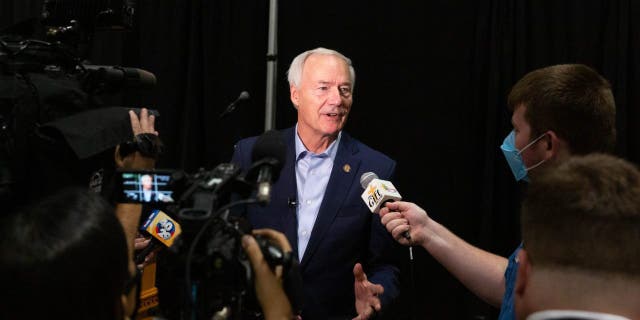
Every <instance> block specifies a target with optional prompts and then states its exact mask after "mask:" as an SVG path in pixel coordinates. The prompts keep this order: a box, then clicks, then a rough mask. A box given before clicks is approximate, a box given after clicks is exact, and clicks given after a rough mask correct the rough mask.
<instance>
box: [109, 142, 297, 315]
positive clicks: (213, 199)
mask: <svg viewBox="0 0 640 320" xmlns="http://www.w3.org/2000/svg"><path fill="white" fill-rule="evenodd" d="M284 154H285V146H284V143H283V142H282V140H281V137H280V135H279V133H277V132H276V131H267V132H266V133H264V134H263V135H262V136H261V137H260V138H258V140H257V141H256V144H255V146H254V149H253V152H252V158H253V159H254V164H253V165H252V167H251V168H249V170H248V171H247V172H246V174H243V173H242V170H241V168H240V167H239V166H238V165H236V164H234V163H222V164H219V165H218V166H216V167H215V168H214V169H212V170H204V169H201V170H200V171H198V172H196V173H193V174H187V173H185V172H182V171H174V170H155V171H148V170H142V171H118V172H117V177H118V179H117V181H118V186H119V188H117V195H116V198H117V199H120V200H119V201H123V202H133V203H142V204H144V205H145V206H146V207H149V208H150V209H153V210H154V211H153V213H152V216H151V217H149V218H146V219H143V221H144V220H146V221H147V222H146V223H144V224H143V227H142V228H141V229H144V230H146V231H149V230H151V233H152V235H153V236H155V235H154V234H153V233H154V232H155V231H156V230H162V232H163V233H164V234H166V235H167V236H166V237H165V239H167V237H171V235H170V234H169V233H167V232H166V231H167V230H166V229H167V228H166V225H169V226H172V225H177V226H179V227H178V228H179V230H181V235H180V236H179V237H177V238H176V239H170V241H172V242H173V245H172V246H170V247H169V248H168V250H165V251H163V254H161V255H160V257H159V262H158V265H159V266H160V269H159V270H160V272H159V277H158V287H159V289H160V290H159V292H160V301H161V303H160V306H161V308H162V309H163V313H164V314H163V316H165V317H167V318H169V319H193V318H194V317H195V319H211V318H212V317H213V316H219V317H220V316H222V315H226V316H227V317H230V318H232V319H259V318H260V312H261V311H260V308H259V305H258V303H257V301H256V300H255V295H254V294H255V293H254V285H253V272H252V269H251V266H250V263H249V260H248V259H247V257H246V256H245V254H244V251H243V249H242V245H241V239H242V236H243V235H245V234H251V229H252V228H251V226H250V224H249V223H248V222H247V221H246V220H245V219H244V218H243V210H242V206H246V205H263V204H265V203H267V202H268V201H269V195H268V194H267V195H266V198H265V195H264V194H263V193H264V191H260V190H258V189H260V188H262V189H264V188H267V189H268V188H269V187H270V184H271V183H273V182H275V180H277V179H278V176H279V172H280V170H281V168H282V164H283V163H284ZM266 176H268V177H267V178H265V177H266ZM265 184H267V185H266V186H265ZM261 193H262V195H261ZM238 208H240V210H234V209H238ZM159 211H160V212H161V213H158V212H159ZM157 214H162V215H165V214H166V215H167V216H168V217H164V218H162V219H158V218H156V215H157ZM167 220H170V223H167V222H166V221H167ZM150 221H152V222H151V223H149V222H150ZM154 224H155V225H156V227H157V228H156V229H150V226H151V227H154ZM171 234H173V233H171ZM156 238H158V237H156ZM153 240H154V238H153V237H152V243H153ZM256 240H257V242H258V244H259V246H260V248H261V250H262V252H263V256H264V257H265V260H266V261H267V262H268V263H269V265H270V266H271V267H272V269H275V268H276V267H277V266H281V267H282V268H283V279H284V287H285V291H286V292H287V294H288V295H289V297H290V301H294V302H295V301H299V298H297V296H298V295H299V294H300V291H301V289H300V287H301V279H300V274H299V272H298V270H297V262H296V261H295V259H294V258H292V256H291V254H290V253H288V252H283V251H282V249H281V248H279V247H278V246H277V245H275V244H273V243H270V242H269V241H267V240H266V239H263V238H260V237H256ZM161 242H163V241H161ZM146 253H147V252H146V251H143V252H142V253H139V254H138V257H137V258H144V256H146ZM138 262H140V261H138ZM162 269H164V272H162ZM162 273H164V274H165V276H164V277H163V276H162V275H161V274H162ZM162 301H172V303H170V304H169V303H167V304H165V303H162ZM175 301H181V303H179V304H178V303H174V302H175Z"/></svg>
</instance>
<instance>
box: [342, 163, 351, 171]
mask: <svg viewBox="0 0 640 320" xmlns="http://www.w3.org/2000/svg"><path fill="white" fill-rule="evenodd" d="M342 170H344V172H346V173H349V171H351V166H350V165H349V164H345V165H344V167H342Z"/></svg>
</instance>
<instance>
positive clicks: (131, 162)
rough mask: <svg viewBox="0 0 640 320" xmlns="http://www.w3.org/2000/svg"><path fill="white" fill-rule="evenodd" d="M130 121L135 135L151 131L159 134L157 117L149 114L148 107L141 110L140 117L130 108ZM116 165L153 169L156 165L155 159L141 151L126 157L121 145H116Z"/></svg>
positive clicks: (128, 167)
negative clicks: (123, 155)
mask: <svg viewBox="0 0 640 320" xmlns="http://www.w3.org/2000/svg"><path fill="white" fill-rule="evenodd" d="M129 121H130V122H131V131H132V132H133V136H134V137H135V136H136V135H138V134H142V133H151V134H155V135H158V131H156V129H155V122H156V117H155V116H154V115H152V114H149V111H148V110H147V109H146V108H142V109H141V110H140V117H138V115H137V114H136V113H135V112H134V111H133V110H129ZM115 153H116V154H115V161H116V166H117V167H119V168H126V169H153V168H154V167H155V159H153V158H149V157H145V156H143V155H141V154H140V153H139V152H133V153H131V154H129V155H126V156H125V157H122V156H121V154H120V146H119V145H118V146H116V151H115Z"/></svg>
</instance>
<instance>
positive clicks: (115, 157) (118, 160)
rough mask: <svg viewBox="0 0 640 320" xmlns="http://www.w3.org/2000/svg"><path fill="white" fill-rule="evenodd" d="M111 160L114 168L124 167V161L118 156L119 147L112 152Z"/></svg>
mask: <svg viewBox="0 0 640 320" xmlns="http://www.w3.org/2000/svg"><path fill="white" fill-rule="evenodd" d="M113 160H114V161H115V164H116V168H122V167H124V159H123V158H122V156H121V155H120V145H117V146H116V149H115V151H114V152H113Z"/></svg>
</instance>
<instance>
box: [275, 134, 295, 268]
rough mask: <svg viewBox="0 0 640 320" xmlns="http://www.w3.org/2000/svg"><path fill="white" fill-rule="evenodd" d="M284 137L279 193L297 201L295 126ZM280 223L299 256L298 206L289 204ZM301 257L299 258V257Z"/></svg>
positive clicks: (282, 213)
mask: <svg viewBox="0 0 640 320" xmlns="http://www.w3.org/2000/svg"><path fill="white" fill-rule="evenodd" d="M282 138H283V139H284V141H285V144H286V146H287V158H286V161H285V164H284V166H283V167H282V171H281V176H280V178H281V179H282V180H283V181H282V182H283V183H282V184H281V186H282V187H281V190H279V191H278V194H281V195H283V197H286V199H283V200H285V201H287V202H289V200H290V201H296V198H297V197H298V192H297V185H298V183H297V182H296V165H295V164H296V144H295V127H294V128H289V129H286V130H284V131H283V133H282ZM280 219H281V220H280V225H281V226H282V229H281V230H282V231H283V233H284V234H285V235H286V236H287V239H288V240H289V243H291V247H292V249H293V252H294V253H295V255H296V256H297V253H298V218H297V216H296V206H295V205H289V204H287V210H283V212H281V215H280ZM298 259H299V258H298Z"/></svg>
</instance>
